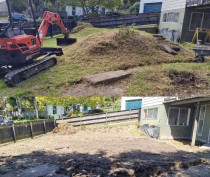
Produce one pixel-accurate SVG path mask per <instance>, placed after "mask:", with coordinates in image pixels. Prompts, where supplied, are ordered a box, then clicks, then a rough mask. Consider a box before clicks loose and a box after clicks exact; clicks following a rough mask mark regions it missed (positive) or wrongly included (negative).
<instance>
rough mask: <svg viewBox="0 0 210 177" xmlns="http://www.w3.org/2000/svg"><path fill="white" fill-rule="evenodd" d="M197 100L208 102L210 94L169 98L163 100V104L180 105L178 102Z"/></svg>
mask: <svg viewBox="0 0 210 177" xmlns="http://www.w3.org/2000/svg"><path fill="white" fill-rule="evenodd" d="M199 101H200V102H206V101H209V102H210V96H198V97H190V98H183V99H178V100H169V101H165V102H164V104H167V103H170V104H171V105H180V104H189V103H197V102H199Z"/></svg>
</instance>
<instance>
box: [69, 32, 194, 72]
mask: <svg viewBox="0 0 210 177" xmlns="http://www.w3.org/2000/svg"><path fill="white" fill-rule="evenodd" d="M142 34H143V33H142ZM142 34H140V33H139V32H135V31H133V30H130V29H128V28H123V29H120V30H119V31H118V32H103V33H97V34H94V35H89V36H88V37H87V38H85V39H84V40H82V41H80V42H78V43H77V45H76V46H75V48H74V54H73V58H74V60H76V59H78V60H80V61H82V62H84V61H85V62H86V63H90V64H91V65H92V66H93V67H95V66H96V65H99V66H101V65H103V66H105V67H108V68H109V70H110V69H112V70H126V69H129V68H133V67H136V66H145V65H155V64H161V63H176V62H186V61H187V62H189V61H191V60H192V57H191V55H189V53H188V52H186V51H184V50H182V49H181V48H180V51H179V52H177V53H176V54H177V56H174V55H173V54H171V53H169V52H168V51H166V49H165V48H163V47H162V46H163V45H162V46H161V45H160V41H158V40H157V39H156V38H155V37H152V36H148V35H145V34H144V35H142ZM164 44H165V41H164ZM164 46H165V45H164ZM93 62H94V64H93ZM107 70H108V69H107Z"/></svg>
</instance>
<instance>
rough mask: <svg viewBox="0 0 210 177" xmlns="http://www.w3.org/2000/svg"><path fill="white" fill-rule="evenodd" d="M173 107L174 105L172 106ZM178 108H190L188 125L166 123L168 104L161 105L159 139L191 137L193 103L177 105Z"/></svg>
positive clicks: (193, 112)
mask: <svg viewBox="0 0 210 177" xmlns="http://www.w3.org/2000/svg"><path fill="white" fill-rule="evenodd" d="M172 107H174V106H172ZM177 107H179V108H190V109H191V112H190V118H189V125H188V126H171V125H169V124H168V114H169V108H170V106H169V104H165V105H163V110H162V112H161V113H162V114H161V120H160V127H161V129H160V138H161V139H191V137H192V129H193V124H194V120H195V107H194V105H182V106H177Z"/></svg>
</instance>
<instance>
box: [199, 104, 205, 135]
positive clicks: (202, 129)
mask: <svg viewBox="0 0 210 177" xmlns="http://www.w3.org/2000/svg"><path fill="white" fill-rule="evenodd" d="M201 107H205V111H204V118H203V126H202V129H201V133H199V132H198V129H197V135H198V136H203V127H204V122H205V118H206V108H207V105H201ZM201 110H202V109H200V115H199V120H198V128H199V125H200V120H201Z"/></svg>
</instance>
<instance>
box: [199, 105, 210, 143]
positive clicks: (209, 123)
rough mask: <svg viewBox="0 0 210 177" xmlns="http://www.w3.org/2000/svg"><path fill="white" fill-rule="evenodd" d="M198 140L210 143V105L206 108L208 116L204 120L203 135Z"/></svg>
mask: <svg viewBox="0 0 210 177" xmlns="http://www.w3.org/2000/svg"><path fill="white" fill-rule="evenodd" d="M196 140H199V141H202V142H208V141H209V140H210V104H208V105H207V107H206V114H205V119H204V126H203V131H202V135H201V136H198V135H197V138H196Z"/></svg>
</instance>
